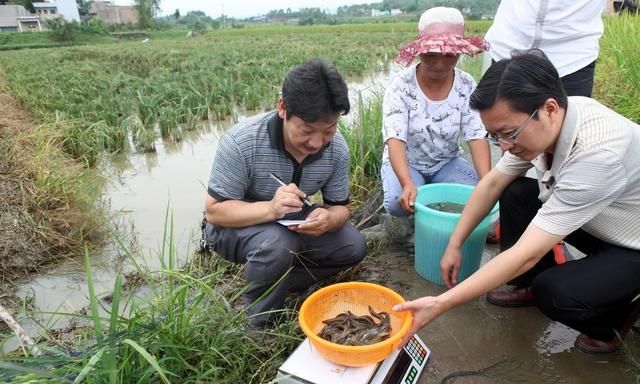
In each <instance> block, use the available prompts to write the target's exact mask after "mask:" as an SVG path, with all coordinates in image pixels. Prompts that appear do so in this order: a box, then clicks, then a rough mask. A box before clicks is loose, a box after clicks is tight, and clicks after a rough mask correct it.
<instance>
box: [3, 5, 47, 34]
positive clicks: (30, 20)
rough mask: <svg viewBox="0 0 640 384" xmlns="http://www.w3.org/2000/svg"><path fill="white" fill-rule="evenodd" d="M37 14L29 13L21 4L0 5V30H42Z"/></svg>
mask: <svg viewBox="0 0 640 384" xmlns="http://www.w3.org/2000/svg"><path fill="white" fill-rule="evenodd" d="M42 29H43V24H42V23H41V21H40V17H39V16H38V15H34V14H31V13H29V12H28V11H27V10H26V9H25V8H24V7H23V6H22V5H0V32H22V31H42Z"/></svg>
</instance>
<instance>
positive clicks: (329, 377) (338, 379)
mask: <svg viewBox="0 0 640 384" xmlns="http://www.w3.org/2000/svg"><path fill="white" fill-rule="evenodd" d="M430 354H431V351H429V348H427V346H426V345H425V344H424V343H423V342H422V340H420V338H419V337H418V336H417V335H413V337H412V338H411V340H409V342H408V343H407V345H405V346H404V348H402V349H398V350H395V351H393V352H392V353H391V355H389V357H387V358H386V359H384V360H383V361H381V362H380V363H377V364H372V365H368V366H366V367H360V368H349V367H345V366H342V365H337V364H333V363H332V362H330V361H329V360H327V359H325V358H324V357H323V356H322V355H321V354H320V353H319V352H318V351H316V350H315V349H314V348H313V346H312V345H311V343H310V342H309V339H308V338H307V339H305V340H304V341H303V342H302V344H300V345H299V346H298V348H296V350H295V351H293V353H292V354H291V356H289V358H288V359H287V361H285V362H284V364H282V366H281V367H280V368H279V369H278V376H277V378H276V381H277V382H278V383H280V384H301V383H303V384H347V383H348V384H413V383H417V382H418V377H420V374H421V373H422V369H423V368H424V367H425V365H426V364H427V359H428V358H429V355H430Z"/></svg>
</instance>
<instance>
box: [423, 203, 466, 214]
mask: <svg viewBox="0 0 640 384" xmlns="http://www.w3.org/2000/svg"><path fill="white" fill-rule="evenodd" d="M427 208H431V209H435V210H436V211H440V212H448V213H462V210H463V209H464V204H458V203H452V202H442V203H431V204H427Z"/></svg>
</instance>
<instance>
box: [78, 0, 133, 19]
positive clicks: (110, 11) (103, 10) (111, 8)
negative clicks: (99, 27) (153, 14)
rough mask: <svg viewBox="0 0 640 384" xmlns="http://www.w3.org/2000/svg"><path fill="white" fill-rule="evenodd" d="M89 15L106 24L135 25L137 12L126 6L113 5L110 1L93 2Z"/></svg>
mask: <svg viewBox="0 0 640 384" xmlns="http://www.w3.org/2000/svg"><path fill="white" fill-rule="evenodd" d="M88 13H89V15H90V16H92V17H99V18H101V19H102V20H103V21H104V22H105V23H107V24H137V23H138V10H137V9H136V7H133V6H128V5H115V4H113V3H112V2H111V1H94V2H92V3H91V5H90V6H89V12H88Z"/></svg>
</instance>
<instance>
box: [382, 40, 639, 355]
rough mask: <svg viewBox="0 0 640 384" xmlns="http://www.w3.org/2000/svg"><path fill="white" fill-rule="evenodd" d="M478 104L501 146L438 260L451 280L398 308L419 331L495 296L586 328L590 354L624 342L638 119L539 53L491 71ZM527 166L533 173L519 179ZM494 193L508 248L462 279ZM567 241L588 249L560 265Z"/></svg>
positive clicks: (632, 281)
mask: <svg viewBox="0 0 640 384" xmlns="http://www.w3.org/2000/svg"><path fill="white" fill-rule="evenodd" d="M470 105H471V108H473V109H476V110H479V112H480V117H481V119H482V122H483V123H484V126H485V128H486V130H487V132H488V133H489V134H488V136H487V138H488V140H489V141H490V142H492V143H493V144H495V145H499V146H500V148H501V149H502V150H503V151H505V155H504V156H503V157H502V158H501V159H500V161H499V162H498V164H497V165H496V167H495V168H494V169H492V170H491V171H490V172H489V174H488V175H486V176H485V177H484V178H483V179H481V180H480V183H479V184H478V186H477V187H476V189H475V190H474V192H473V194H472V195H471V197H470V199H469V202H468V203H467V205H466V207H465V209H464V211H463V213H462V216H461V218H460V220H459V222H458V225H457V227H456V229H455V231H454V233H453V234H452V235H451V238H450V241H449V245H448V247H447V250H446V251H445V254H444V255H443V257H442V260H441V264H440V265H441V272H442V277H443V279H444V281H445V283H446V284H447V286H448V287H449V288H451V289H450V290H449V291H447V292H445V293H443V294H441V295H440V296H437V297H423V298H420V299H417V300H414V301H411V302H408V303H405V304H402V305H399V306H397V307H396V308H394V309H395V310H411V311H413V312H414V315H415V320H414V328H413V331H416V330H417V329H419V328H421V327H422V326H424V325H426V324H428V323H429V322H431V321H433V320H434V319H435V318H436V317H438V316H440V315H441V314H443V313H444V312H446V311H448V310H449V309H451V308H452V307H454V306H456V305H459V304H461V303H463V302H466V301H469V300H472V299H474V298H476V297H478V296H480V295H482V294H484V293H488V295H487V300H488V301H489V302H491V303H493V304H496V305H499V306H507V307H520V306H529V305H536V306H537V307H538V308H539V309H540V310H541V311H542V312H543V313H544V314H545V315H547V316H548V317H550V318H551V319H553V320H556V321H559V322H561V323H564V324H566V325H568V326H569V327H572V328H574V329H576V330H578V331H580V335H579V336H578V337H577V339H576V342H575V346H576V347H577V348H578V349H580V350H581V351H583V352H586V353H608V352H613V351H615V350H617V349H618V348H619V346H620V339H619V338H618V337H617V334H619V335H620V336H621V337H624V336H625V334H626V333H627V332H628V330H629V329H630V328H631V326H632V325H633V323H634V322H635V321H636V320H637V318H638V314H639V313H640V305H639V304H638V301H640V300H639V297H640V295H639V294H640V157H638V153H640V126H638V124H635V123H633V122H631V121H630V120H628V119H626V118H624V117H623V116H621V115H619V114H617V113H615V112H614V111H612V110H610V109H608V108H607V107H605V106H603V105H601V104H599V103H598V102H597V101H594V100H592V99H589V98H586V97H580V96H574V97H567V96H566V92H565V90H564V88H563V85H562V82H561V80H560V78H559V76H558V72H557V71H556V69H555V68H554V66H553V65H552V64H551V62H550V61H549V60H548V59H547V57H546V56H545V55H544V54H543V53H542V52H541V51H539V50H533V51H529V52H526V53H523V54H520V55H518V56H514V57H513V58H511V59H507V60H502V61H499V62H497V63H496V64H495V65H493V66H492V67H491V68H489V70H488V71H487V73H486V74H485V75H484V77H483V78H482V80H481V81H480V83H479V84H478V86H477V88H476V90H475V91H474V93H473V94H472V95H471V99H470ZM530 168H534V169H535V171H536V173H537V176H538V177H537V180H535V179H532V178H527V177H523V176H524V175H525V173H526V172H527V171H528V170H529V169H530ZM498 199H499V200H500V219H501V222H502V226H503V233H502V238H501V242H500V248H501V253H500V254H498V255H497V256H496V257H495V258H494V259H493V260H491V261H490V262H488V263H487V264H486V265H484V266H483V267H482V268H481V269H480V270H478V271H477V272H476V273H475V274H473V275H472V276H471V277H469V278H467V279H466V280H464V281H463V282H461V283H459V284H458V282H457V278H458V272H459V269H460V264H461V257H462V256H461V246H462V244H463V243H464V240H465V239H466V238H467V237H468V236H469V234H470V233H471V232H472V230H473V228H475V226H476V225H477V224H478V223H479V222H480V221H481V220H482V218H484V217H485V216H486V214H487V213H488V212H489V210H490V209H491V207H492V206H493V205H494V204H495V202H496V201H497V200H498ZM562 240H565V241H566V242H568V243H569V244H571V245H573V246H575V247H576V248H577V249H579V250H580V251H582V252H583V253H585V254H586V257H584V258H582V259H579V260H572V261H569V262H567V263H564V264H561V265H556V263H555V262H554V259H553V253H552V252H551V250H552V248H553V246H554V245H555V244H557V243H558V242H559V241H562ZM503 284H508V285H509V287H508V288H506V289H505V288H502V289H496V288H498V287H500V286H501V285H503Z"/></svg>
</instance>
